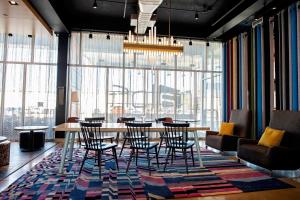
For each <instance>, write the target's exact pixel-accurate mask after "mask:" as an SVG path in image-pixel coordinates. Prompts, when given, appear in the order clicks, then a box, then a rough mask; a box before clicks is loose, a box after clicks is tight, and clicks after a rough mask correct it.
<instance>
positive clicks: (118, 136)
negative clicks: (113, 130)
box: [116, 132, 120, 145]
mask: <svg viewBox="0 0 300 200" xmlns="http://www.w3.org/2000/svg"><path fill="white" fill-rule="evenodd" d="M119 139H120V132H117V136H116V143H117V145H119Z"/></svg>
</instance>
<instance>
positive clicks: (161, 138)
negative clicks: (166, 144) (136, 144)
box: [158, 137, 163, 153]
mask: <svg viewBox="0 0 300 200" xmlns="http://www.w3.org/2000/svg"><path fill="white" fill-rule="evenodd" d="M162 143H163V137H160V142H159V147H158V153H159V152H160V148H161V145H162Z"/></svg>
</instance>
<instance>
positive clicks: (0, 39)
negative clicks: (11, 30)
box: [0, 33, 5, 61]
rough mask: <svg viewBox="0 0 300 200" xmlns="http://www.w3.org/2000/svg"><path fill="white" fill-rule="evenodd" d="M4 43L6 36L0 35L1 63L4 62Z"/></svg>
mask: <svg viewBox="0 0 300 200" xmlns="http://www.w3.org/2000/svg"><path fill="white" fill-rule="evenodd" d="M4 41H5V34H4V33H0V61H3V60H4Z"/></svg>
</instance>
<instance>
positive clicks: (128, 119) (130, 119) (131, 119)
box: [116, 117, 135, 156]
mask: <svg viewBox="0 0 300 200" xmlns="http://www.w3.org/2000/svg"><path fill="white" fill-rule="evenodd" d="M134 121H135V117H119V118H118V119H117V123H127V122H134ZM119 139H120V132H117V138H116V141H117V144H119ZM127 143H128V137H127V132H125V133H123V144H122V148H121V151H120V155H119V156H121V155H122V152H123V150H124V147H125V145H126V144H127Z"/></svg>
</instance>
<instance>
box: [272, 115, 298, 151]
mask: <svg viewBox="0 0 300 200" xmlns="http://www.w3.org/2000/svg"><path fill="white" fill-rule="evenodd" d="M269 127H271V128H274V129H279V130H285V133H284V136H283V139H282V141H281V145H282V146H286V147H291V148H298V149H300V112H293V111H272V114H271V120H270V124H269Z"/></svg>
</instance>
